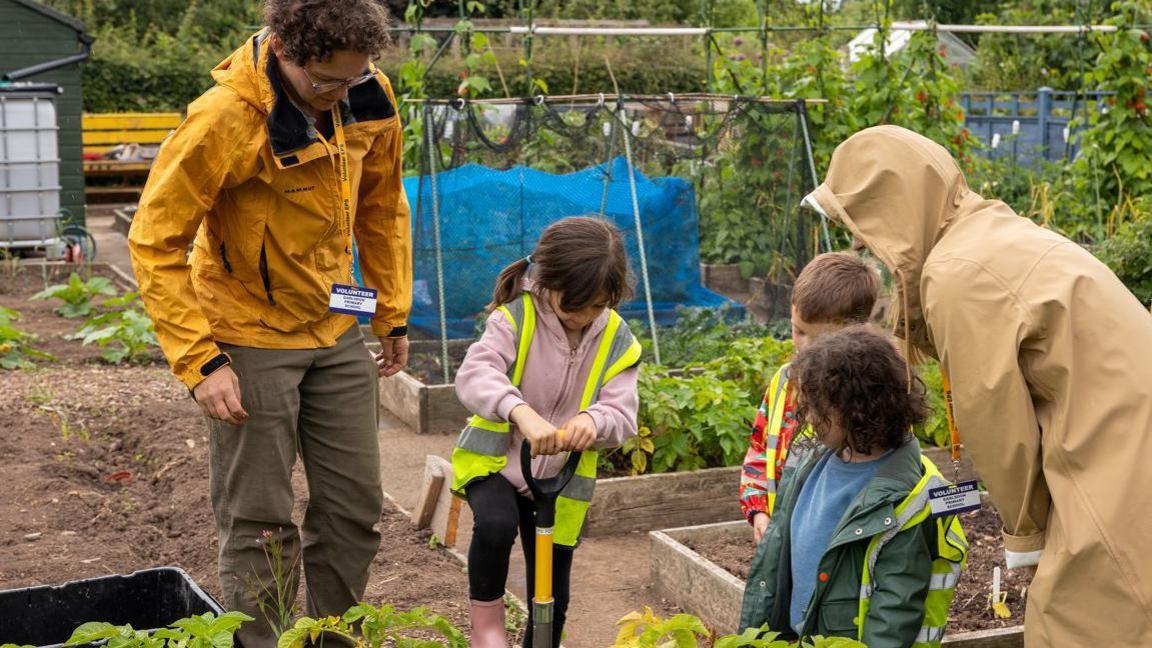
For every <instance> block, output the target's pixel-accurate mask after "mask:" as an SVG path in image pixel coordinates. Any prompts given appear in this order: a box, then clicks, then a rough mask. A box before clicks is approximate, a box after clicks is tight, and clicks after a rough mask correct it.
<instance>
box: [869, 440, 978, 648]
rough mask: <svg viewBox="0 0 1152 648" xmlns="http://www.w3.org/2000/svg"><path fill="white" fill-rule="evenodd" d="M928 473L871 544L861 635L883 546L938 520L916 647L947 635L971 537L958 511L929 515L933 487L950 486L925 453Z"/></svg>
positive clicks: (928, 647)
mask: <svg viewBox="0 0 1152 648" xmlns="http://www.w3.org/2000/svg"><path fill="white" fill-rule="evenodd" d="M920 460H921V463H922V464H923V466H924V476H923V477H921V478H920V481H919V482H918V483H917V484H916V486H915V488H913V489H912V492H910V493H909V494H908V497H906V498H904V501H902V502H900V504H899V505H897V506H896V509H895V513H896V524H894V525H892V528H890V529H889V530H888V531H886V532H885V533H882V534H880V535H877V536H874V537H873V538H872V541H871V542H870V543H869V544H868V551H867V553H866V554H865V557H864V571H863V575H862V577H861V579H860V608H859V616H857V617H856V626H857V629H858V637H859V638H861V639H863V636H864V623H863V620H864V619H865V618H867V616H868V603H869V599H871V597H872V592H873V591H874V590H875V589H876V585H875V583H873V582H872V571H873V569H875V567H876V559H877V558H878V557H879V556H880V550H881V549H882V548H883V547H884V545H885V544H886V543H887V542H888V541H889V540H891V539H892V538H893V537H894V536H895V535H896V534H897V533H900V532H901V531H903V530H905V529H910V528H912V527H914V526H916V525H917V524H935V525H936V529H935V536H936V545H935V546H934V547H931V550H932V577H931V581H930V582H929V584H928V595H927V597H926V598H925V600H924V621H923V622H922V623H921V624H920V633H919V634H918V635H917V637H916V641H915V642H914V643H913V644H912V648H937V647H938V646H940V643H941V641H942V640H943V639H944V629H945V626H946V625H947V623H948V608H950V607H951V606H952V598H953V597H954V596H955V594H956V584H957V583H959V582H960V573H961V572H962V571H963V570H964V564H965V563H966V562H967V560H968V538H967V537H965V535H964V529H963V528H962V527H961V526H960V519H959V518H958V517H957V516H955V515H946V516H942V517H938V518H935V519H929V518H930V516H931V514H932V509H931V507H930V506H929V505H928V491H929V490H930V489H932V488H938V487H941V486H949V485H950V484H949V482H948V481H947V480H945V479H944V477H943V475H941V474H940V470H939V469H937V468H936V465H935V464H934V463H932V461H931V460H930V459H928V458H927V457H924V456H921V458H920Z"/></svg>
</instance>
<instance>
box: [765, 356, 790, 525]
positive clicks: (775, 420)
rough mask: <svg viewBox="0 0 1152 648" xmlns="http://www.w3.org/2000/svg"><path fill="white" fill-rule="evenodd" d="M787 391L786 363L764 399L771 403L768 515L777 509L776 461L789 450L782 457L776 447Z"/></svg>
mask: <svg viewBox="0 0 1152 648" xmlns="http://www.w3.org/2000/svg"><path fill="white" fill-rule="evenodd" d="M787 391H788V365H784V366H783V367H780V370H779V371H777V372H776V375H775V376H773V377H772V382H771V383H770V384H769V385H768V390H767V391H765V392H764V400H765V401H767V402H769V403H770V404H771V407H769V409H768V413H767V418H766V419H765V423H764V425H765V428H764V484H765V486H766V490H767V492H766V493H765V498H766V499H767V500H768V510H767V511H765V512H766V513H768V515H772V511H774V510H776V490H777V488H778V486H779V484H777V483H776V461H777V459H779V461H781V462H783V461H784V460H785V459H786V458H787V452H788V451H787V448H785V449H784V452H783V453H781V456H780V457H777V455H776V448H777V447H779V445H780V426H781V425H783V424H784V410H785V409H787V408H786V407H784V401H785V400H787V399H786V398H785V396H786V392H787ZM769 397H771V400H769Z"/></svg>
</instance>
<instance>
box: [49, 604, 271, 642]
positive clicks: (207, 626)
mask: <svg viewBox="0 0 1152 648" xmlns="http://www.w3.org/2000/svg"><path fill="white" fill-rule="evenodd" d="M251 620H252V617H250V616H248V615H246V614H244V613H242V612H227V613H225V614H221V615H220V616H216V615H215V614H213V613H212V612H206V613H204V614H201V615H197V616H191V617H188V618H185V619H180V620H179V621H176V622H174V623H172V625H170V626H169V627H168V628H163V629H160V630H156V631H154V632H148V631H145V630H136V629H134V628H133V627H132V626H130V625H122V626H115V625H112V624H111V623H103V622H96V621H93V622H89V623H85V624H83V625H81V626H80V627H79V628H76V630H75V631H74V632H73V633H72V636H71V637H70V638H69V639H68V641H67V642H65V643H64V645H65V646H79V645H84V644H89V643H93V642H97V641H106V642H107V643H106V644H105V645H106V646H108V648H231V646H232V645H233V644H234V635H235V634H236V631H237V630H238V629H239V628H240V626H241V625H242V624H243V623H245V622H246V621H251Z"/></svg>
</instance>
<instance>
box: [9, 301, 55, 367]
mask: <svg viewBox="0 0 1152 648" xmlns="http://www.w3.org/2000/svg"><path fill="white" fill-rule="evenodd" d="M19 319H20V312H19V311H16V310H13V309H11V308H4V307H2V306H0V369H28V368H31V367H32V366H33V364H32V359H33V358H39V359H42V360H51V361H55V360H56V357H55V356H53V355H52V354H50V353H45V352H43V351H39V350H37V349H34V348H32V343H33V342H35V341H36V339H37V338H36V336H35V335H33V334H31V333H27V332H25V331H21V330H20V329H18V328H16V327H15V326H14V325H13V322H16V321H18V320H19Z"/></svg>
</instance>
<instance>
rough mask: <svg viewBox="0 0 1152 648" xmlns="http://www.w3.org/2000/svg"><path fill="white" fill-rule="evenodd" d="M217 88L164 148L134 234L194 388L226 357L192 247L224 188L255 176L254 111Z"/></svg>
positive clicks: (170, 350)
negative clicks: (199, 287) (199, 290)
mask: <svg viewBox="0 0 1152 648" xmlns="http://www.w3.org/2000/svg"><path fill="white" fill-rule="evenodd" d="M212 92H218V91H217V90H213V91H210V93H209V94H208V95H205V98H206V99H207V101H205V100H201V101H198V102H197V103H196V104H193V106H192V107H191V108H190V110H189V113H188V117H187V119H185V120H184V122H183V123H182V124H181V125H180V127H179V128H177V129H176V131H175V132H174V133H173V134H172V135H171V136H170V137H169V138H168V139H167V140H166V141H165V142H164V144H163V145H162V146H161V147H160V152H159V153H158V154H157V156H156V161H155V163H154V164H153V165H152V170H151V171H150V172H149V174H148V182H147V184H146V185H145V187H144V193H143V195H142V196H141V197H140V207H139V209H138V210H137V212H136V215H135V216H134V217H133V219H132V228H131V230H130V231H129V234H128V249H129V251H130V252H131V256H132V269H133V271H134V272H135V273H136V280H137V281H138V282H139V284H140V296H141V297H142V298H143V300H144V306H145V308H146V309H147V311H148V315H149V316H151V318H152V322H153V323H154V325H155V327H156V339H157V341H158V342H159V344H160V348H161V349H162V350H163V351H164V357H165V358H167V360H168V364H169V365H170V366H171V367H172V372H173V373H174V374H176V377H177V378H179V379H180V381H181V382H183V383H184V384H185V385H186V386H187V387H188V389H193V388H195V387H196V385H198V384H199V383H200V382H201V381H202V380H204V378H205V375H203V374H202V373H201V369H202V368H203V367H204V366H205V364H206V363H208V361H209V360H212V359H213V358H215V357H216V356H218V355H219V354H220V348H219V347H217V346H216V343H215V341H213V339H212V329H211V327H210V326H209V324H208V319H207V318H206V317H205V316H204V312H203V310H201V308H200V304H199V302H198V301H197V299H196V293H195V292H194V291H193V289H192V277H191V270H190V265H189V263H188V247H189V245H191V243H192V240H193V238H194V237H195V236H196V231H197V229H198V228H199V227H200V223H201V222H202V221H203V220H204V217H205V215H206V214H207V213H208V211H209V210H210V209H211V208H212V206H213V204H215V202H216V199H217V196H219V194H220V192H221V191H222V190H223V189H226V188H228V187H232V186H235V185H238V184H240V183H241V182H243V181H245V180H247V179H248V178H249V177H251V175H252V174H253V173H255V168H254V167H255V160H256V155H255V153H254V152H252V151H251V142H252V140H253V139H254V138H252V136H251V135H252V133H251V130H250V129H249V128H248V127H247V125H248V124H249V123H251V119H250V115H248V114H247V113H246V112H244V110H245V109H244V108H243V107H230V106H228V105H227V103H226V102H220V101H212V100H211V98H212V96H213V95H212ZM202 102H203V103H202Z"/></svg>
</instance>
